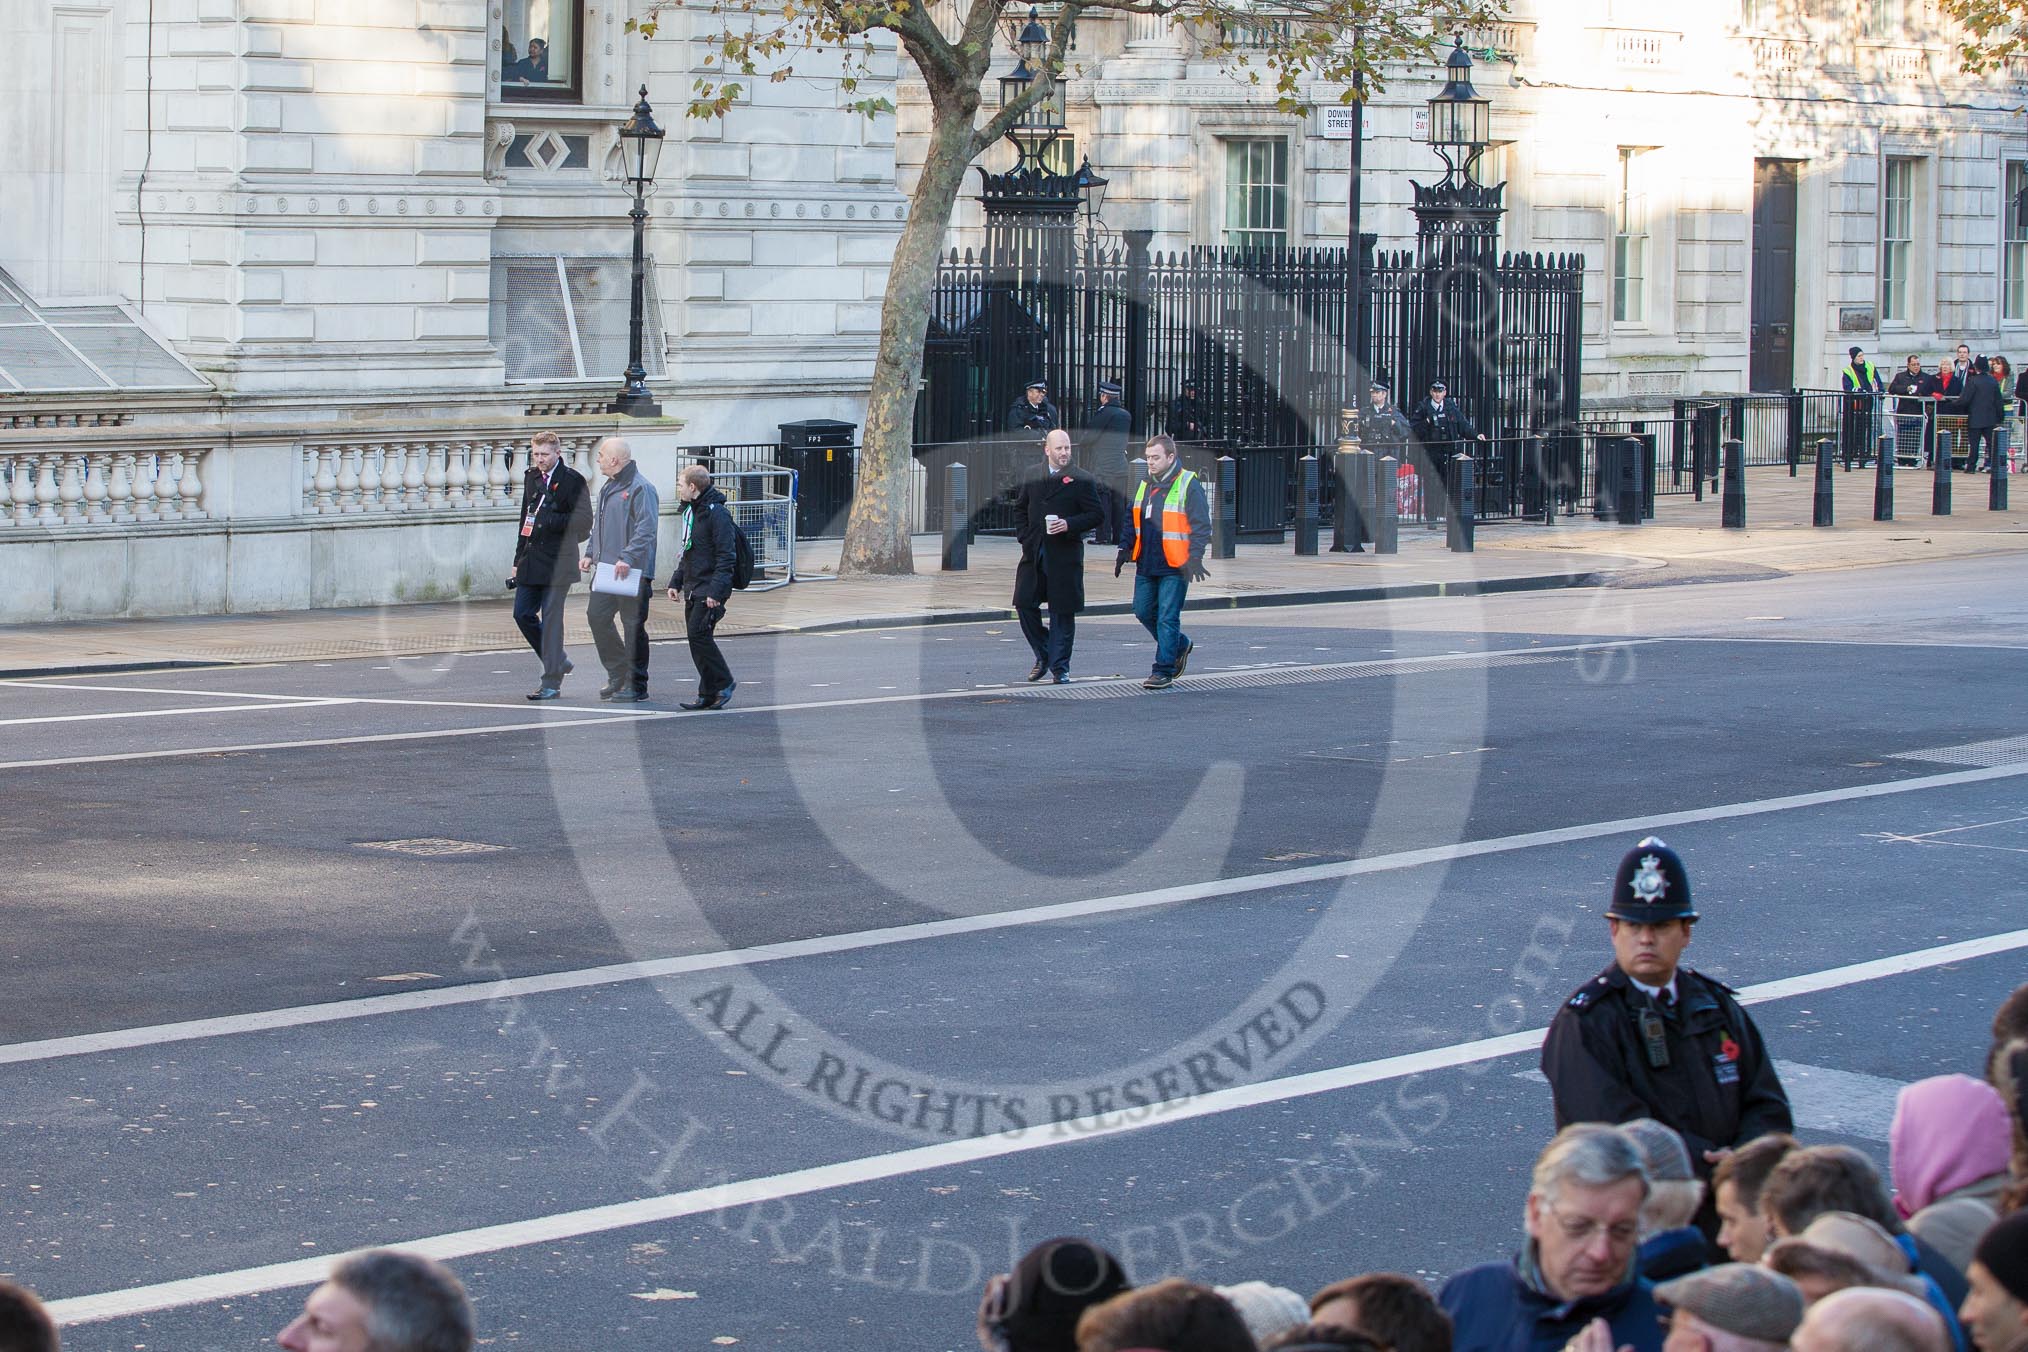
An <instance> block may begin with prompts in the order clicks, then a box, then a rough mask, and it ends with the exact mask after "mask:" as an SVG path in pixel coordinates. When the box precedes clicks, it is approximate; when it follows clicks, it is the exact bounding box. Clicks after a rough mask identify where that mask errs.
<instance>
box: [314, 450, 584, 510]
mask: <svg viewBox="0 0 2028 1352" xmlns="http://www.w3.org/2000/svg"><path fill="white" fill-rule="evenodd" d="M558 436H559V438H560V441H561V445H562V451H563V458H564V463H566V464H568V465H570V466H571V467H572V468H574V469H576V470H577V471H578V472H579V473H581V474H583V475H584V476H585V477H586V478H587V479H589V478H591V477H593V475H592V448H593V447H594V446H595V445H597V443H598V437H599V434H598V433H589V432H588V433H583V434H577V435H565V434H562V433H559V434H558ZM302 457H303V460H302V464H303V504H302V505H303V514H304V515H305V516H318V517H327V516H355V515H362V514H380V513H391V512H442V511H509V510H511V509H513V508H514V507H515V506H516V505H517V504H518V503H519V502H520V500H521V476H522V473H523V472H524V471H525V470H526V469H527V467H528V441H527V434H526V433H525V432H521V431H518V430H517V431H515V432H513V433H510V434H503V435H497V436H486V435H475V436H464V437H456V438H442V439H434V440H416V439H408V438H389V437H377V438H370V439H369V438H348V439H346V440H343V441H318V442H314V443H306V444H305V445H304V446H303V448H302Z"/></svg>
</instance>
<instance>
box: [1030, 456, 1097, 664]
mask: <svg viewBox="0 0 2028 1352" xmlns="http://www.w3.org/2000/svg"><path fill="white" fill-rule="evenodd" d="M1042 454H1043V458H1044V460H1045V461H1046V462H1047V463H1045V464H1044V466H1043V469H1042V472H1041V473H1040V474H1038V475H1036V476H1035V477H1034V478H1032V479H1030V480H1029V481H1028V482H1027V483H1025V484H1023V485H1022V486H1021V492H1020V494H1019V495H1018V496H1017V497H1016V498H1015V499H1014V536H1015V538H1016V539H1018V540H1019V541H1020V542H1021V564H1020V566H1019V567H1018V568H1016V569H1015V570H1014V613H1015V614H1016V615H1017V616H1019V617H1020V620H1021V634H1022V637H1024V638H1026V639H1027V640H1028V646H1029V647H1030V648H1032V649H1034V650H1035V667H1034V669H1033V670H1031V671H1030V672H1029V673H1028V679H1029V680H1031V681H1039V680H1041V679H1042V678H1043V677H1044V676H1048V677H1050V678H1052V679H1053V680H1054V681H1055V682H1056V684H1058V685H1065V684H1068V683H1069V681H1070V649H1071V645H1072V644H1073V643H1074V642H1076V640H1077V612H1078V611H1080V610H1082V609H1084V535H1085V532H1086V531H1088V530H1092V529H1093V528H1095V527H1096V526H1097V525H1098V524H1099V522H1100V521H1101V520H1103V519H1104V515H1105V511H1104V508H1103V507H1102V506H1101V504H1100V502H1099V490H1098V484H1097V483H1095V482H1094V481H1093V480H1092V477H1091V476H1090V475H1089V474H1086V473H1085V472H1084V471H1083V470H1081V469H1078V468H1077V467H1076V466H1075V465H1073V464H1071V463H1070V433H1068V432H1065V431H1063V430H1061V429H1058V430H1057V431H1054V432H1051V433H1050V434H1049V436H1048V438H1047V439H1046V440H1044V442H1043V443H1042ZM1044 606H1047V607H1049V623H1048V624H1047V625H1044V624H1043V623H1042V608H1043V607H1044Z"/></svg>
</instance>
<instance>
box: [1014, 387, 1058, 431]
mask: <svg viewBox="0 0 2028 1352" xmlns="http://www.w3.org/2000/svg"><path fill="white" fill-rule="evenodd" d="M1061 426H1063V424H1062V423H1060V422H1058V421H1057V418H1056V405H1054V404H1052V403H1050V402H1049V400H1048V399H1047V398H1046V397H1045V398H1044V399H1043V401H1042V402H1041V403H1039V404H1031V403H1029V402H1028V396H1027V395H1025V394H1024V395H1022V396H1021V397H1020V398H1019V399H1016V400H1015V401H1014V407H1012V408H1010V409H1008V410H1007V430H1008V431H1009V432H1054V431H1055V430H1056V429H1057V428H1059V427H1061Z"/></svg>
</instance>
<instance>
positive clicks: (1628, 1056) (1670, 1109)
mask: <svg viewBox="0 0 2028 1352" xmlns="http://www.w3.org/2000/svg"><path fill="white" fill-rule="evenodd" d="M1696 922H1697V908H1696V906H1695V905H1694V904H1693V903H1692V901H1691V897H1690V873H1689V870H1687V869H1686V868H1685V867H1684V866H1683V860H1682V857H1681V856H1679V855H1678V854H1677V853H1676V851H1674V850H1672V849H1670V848H1669V847H1668V845H1667V844H1665V843H1663V842H1662V841H1660V840H1658V839H1656V838H1655V837H1653V836H1648V837H1646V838H1645V839H1643V840H1641V841H1640V842H1639V843H1638V844H1636V845H1635V846H1634V848H1633V849H1631V850H1629V851H1627V853H1626V855H1625V857H1624V858H1622V859H1621V860H1620V866H1619V868H1618V869H1617V870H1616V871H1615V872H1614V874H1613V885H1612V893H1611V895H1610V897H1609V898H1608V900H1607V905H1606V925H1607V929H1608V931H1609V933H1610V934H1611V938H1612V947H1613V961H1612V962H1611V964H1609V965H1608V966H1607V967H1606V969H1605V970H1604V971H1603V972H1600V973H1599V974H1598V975H1597V976H1595V977H1593V978H1592V979H1591V980H1589V981H1587V982H1585V983H1584V985H1582V986H1580V987H1578V988H1577V990H1576V991H1574V992H1572V993H1571V996H1570V998H1569V999H1568V1000H1566V1001H1565V1002H1564V1005H1563V1008H1562V1009H1560V1010H1558V1011H1557V1013H1556V1017H1555V1019H1554V1020H1552V1021H1551V1023H1550V1025H1549V1034H1548V1036H1547V1037H1546V1038H1545V1039H1544V1040H1543V1043H1542V1073H1543V1074H1544V1075H1545V1076H1547V1077H1548V1079H1549V1087H1550V1091H1551V1094H1552V1095H1553V1097H1554V1100H1555V1104H1556V1125H1557V1127H1558V1128H1559V1129H1560V1128H1562V1127H1566V1126H1568V1125H1570V1124H1571V1123H1572V1122H1610V1123H1620V1122H1630V1121H1632V1120H1633V1119H1635V1118H1637V1117H1652V1118H1654V1119H1655V1120H1656V1121H1658V1122H1660V1123H1661V1124H1662V1125H1664V1126H1666V1127H1669V1128H1671V1129H1672V1130H1674V1131H1675V1132H1676V1133H1677V1134H1678V1135H1680V1136H1681V1137H1682V1138H1683V1143H1684V1145H1686V1146H1687V1147H1689V1150H1690V1160H1691V1164H1692V1166H1693V1168H1694V1169H1695V1171H1696V1173H1697V1176H1698V1177H1699V1178H1700V1179H1703V1180H1704V1181H1705V1182H1706V1183H1707V1184H1708V1183H1709V1181H1710V1176H1711V1168H1712V1166H1713V1165H1714V1164H1716V1163H1717V1162H1718V1161H1719V1160H1720V1159H1722V1158H1724V1156H1725V1153H1726V1152H1728V1151H1730V1150H1731V1149H1732V1148H1733V1147H1735V1146H1739V1145H1744V1144H1745V1143H1746V1142H1748V1141H1750V1140H1753V1139H1754V1138H1755V1137H1757V1136H1762V1135H1765V1134H1767V1133H1768V1132H1775V1131H1783V1132H1793V1131H1794V1130H1795V1119H1794V1118H1793V1117H1792V1116H1791V1115H1790V1112H1789V1100H1788V1095H1787V1094H1786V1093H1785V1092H1784V1091H1783V1089H1782V1085H1781V1079H1780V1077H1778V1076H1777V1075H1776V1074H1775V1068H1774V1060H1773V1058H1772V1057H1770V1056H1769V1055H1768V1054H1767V1048H1766V1046H1765V1045H1764V1044H1763V1043H1762V1041H1761V1036H1760V1030H1759V1029H1758V1028H1756V1027H1755V1026H1754V1023H1753V1020H1752V1019H1750V1018H1748V1017H1747V1013H1746V1010H1745V1009H1743V1008H1742V1007H1741V1006H1740V1003H1739V1001H1738V1000H1736V999H1734V998H1733V993H1732V988H1731V987H1729V986H1727V985H1726V984H1725V983H1724V982H1721V981H1715V980H1713V979H1712V978H1710V977H1707V976H1703V975H1700V974H1699V973H1697V972H1695V971H1693V970H1691V969H1690V968H1688V967H1685V966H1683V965H1682V957H1683V950H1684V949H1685V948H1687V947H1688V946H1689V944H1690V930H1691V927H1692V926H1693V925H1694V924H1695V923H1696ZM1697 1228H1698V1229H1700V1230H1702V1231H1703V1232H1704V1234H1705V1236H1706V1238H1715V1237H1716V1236H1717V1233H1718V1215H1717V1212H1716V1210H1715V1209H1714V1208H1713V1206H1712V1203H1711V1197H1710V1193H1709V1189H1708V1188H1707V1190H1706V1194H1705V1198H1704V1201H1703V1205H1702V1206H1701V1207H1700V1209H1699V1210H1698V1213H1697Z"/></svg>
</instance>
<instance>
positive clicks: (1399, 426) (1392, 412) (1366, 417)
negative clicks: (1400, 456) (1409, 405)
mask: <svg viewBox="0 0 2028 1352" xmlns="http://www.w3.org/2000/svg"><path fill="white" fill-rule="evenodd" d="M1409 435H1410V433H1409V426H1408V419H1406V418H1404V417H1402V416H1401V410H1400V409H1398V408H1396V407H1395V406H1394V405H1393V404H1389V405H1387V406H1386V407H1385V408H1375V407H1373V405H1372V404H1370V403H1369V404H1367V405H1366V406H1365V407H1363V408H1361V409H1360V410H1359V444H1360V445H1361V446H1362V447H1364V448H1365V449H1367V450H1369V451H1378V452H1386V451H1390V450H1394V451H1398V450H1399V449H1400V448H1401V447H1403V446H1406V445H1407V444H1408V438H1409Z"/></svg>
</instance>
